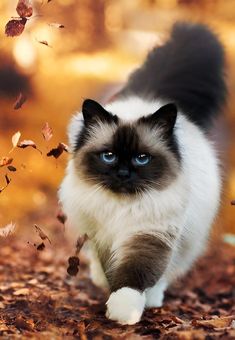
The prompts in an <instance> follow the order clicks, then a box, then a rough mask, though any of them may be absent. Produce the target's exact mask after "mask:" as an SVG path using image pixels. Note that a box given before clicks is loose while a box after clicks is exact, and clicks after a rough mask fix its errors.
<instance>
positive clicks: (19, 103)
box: [14, 92, 27, 110]
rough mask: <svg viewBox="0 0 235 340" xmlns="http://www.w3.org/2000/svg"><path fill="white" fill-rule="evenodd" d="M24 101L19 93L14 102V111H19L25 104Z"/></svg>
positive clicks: (23, 97) (24, 98)
mask: <svg viewBox="0 0 235 340" xmlns="http://www.w3.org/2000/svg"><path fill="white" fill-rule="evenodd" d="M26 100H27V97H26V96H25V95H24V94H22V93H21V92H20V94H19V95H18V97H17V99H16V101H15V104H14V110H19V109H20V108H21V107H22V105H23V104H24V103H25V102H26Z"/></svg>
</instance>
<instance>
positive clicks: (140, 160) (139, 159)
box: [133, 153, 151, 166]
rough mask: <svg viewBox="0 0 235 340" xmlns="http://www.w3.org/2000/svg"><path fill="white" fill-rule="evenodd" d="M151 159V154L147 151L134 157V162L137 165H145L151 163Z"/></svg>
mask: <svg viewBox="0 0 235 340" xmlns="http://www.w3.org/2000/svg"><path fill="white" fill-rule="evenodd" d="M150 160H151V156H150V155H148V154H146V153H140V154H139V155H137V156H135V157H134V158H133V163H134V164H135V165H139V166H144V165H147V164H149V162H150Z"/></svg>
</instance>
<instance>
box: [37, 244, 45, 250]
mask: <svg viewBox="0 0 235 340" xmlns="http://www.w3.org/2000/svg"><path fill="white" fill-rule="evenodd" d="M44 249H45V243H44V242H42V243H40V244H39V245H38V246H37V250H39V251H42V250H44Z"/></svg>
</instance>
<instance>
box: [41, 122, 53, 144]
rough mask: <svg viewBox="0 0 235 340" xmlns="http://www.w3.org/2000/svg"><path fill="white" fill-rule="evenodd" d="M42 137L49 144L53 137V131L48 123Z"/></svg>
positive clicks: (44, 127) (43, 129)
mask: <svg viewBox="0 0 235 340" xmlns="http://www.w3.org/2000/svg"><path fill="white" fill-rule="evenodd" d="M42 135H43V137H44V139H45V140H46V141H47V142H48V141H49V140H50V139H51V138H52V136H53V131H52V128H51V127H50V125H49V124H48V123H47V122H46V123H45V125H44V126H43V128H42Z"/></svg>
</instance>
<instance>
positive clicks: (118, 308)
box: [106, 287, 145, 325]
mask: <svg viewBox="0 0 235 340" xmlns="http://www.w3.org/2000/svg"><path fill="white" fill-rule="evenodd" d="M106 305H107V312H106V317H107V318H108V319H111V320H114V321H117V322H119V323H120V324H122V325H134V324H135V323H136V322H139V321H140V319H141V316H142V313H143V311H144V305H145V293H140V292H138V291H137V290H135V289H132V288H128V287H123V288H121V289H118V290H117V291H116V292H114V293H112V294H111V295H110V297H109V299H108V301H107V302H106Z"/></svg>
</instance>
